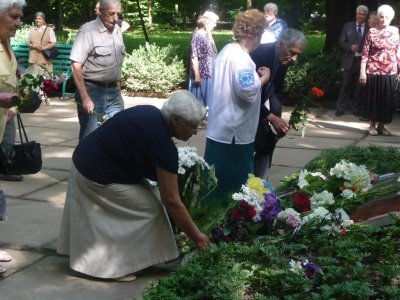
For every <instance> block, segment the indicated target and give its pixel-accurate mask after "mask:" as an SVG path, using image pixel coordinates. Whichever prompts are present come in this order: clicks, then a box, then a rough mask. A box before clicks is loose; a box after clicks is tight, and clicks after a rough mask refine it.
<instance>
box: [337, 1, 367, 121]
mask: <svg viewBox="0 0 400 300" xmlns="http://www.w3.org/2000/svg"><path fill="white" fill-rule="evenodd" d="M367 19H368V7H366V6H365V5H360V6H358V7H357V10H356V21H352V22H347V23H346V24H345V25H344V27H343V30H342V33H341V35H340V39H339V46H340V48H342V49H343V56H342V64H341V67H342V68H343V69H344V74H343V83H342V88H341V89H340V94H339V98H338V100H337V105H336V113H335V116H337V117H340V116H341V115H343V114H344V112H345V110H346V105H347V103H348V102H349V100H350V98H351V97H352V96H353V102H352V103H353V106H352V110H353V114H354V115H355V116H356V117H361V111H362V102H363V101H364V94H365V87H363V86H362V85H361V84H360V82H359V79H360V65H361V52H362V47H363V44H364V39H365V36H366V34H367V32H368V29H369V26H368V23H367V22H366V20H367Z"/></svg>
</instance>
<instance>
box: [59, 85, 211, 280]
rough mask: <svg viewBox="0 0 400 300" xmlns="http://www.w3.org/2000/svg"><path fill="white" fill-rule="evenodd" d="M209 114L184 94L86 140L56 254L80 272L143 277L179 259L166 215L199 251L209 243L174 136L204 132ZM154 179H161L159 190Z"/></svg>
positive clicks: (131, 113)
mask: <svg viewBox="0 0 400 300" xmlns="http://www.w3.org/2000/svg"><path fill="white" fill-rule="evenodd" d="M205 115H206V109H205V107H204V106H203V104H201V102H199V101H198V100H197V99H196V98H195V97H194V96H193V95H192V94H191V93H189V92H187V91H184V92H177V93H176V94H174V95H173V96H172V98H170V99H169V100H167V101H166V102H165V103H164V105H163V107H162V108H161V110H160V109H158V108H156V107H154V106H152V105H139V106H135V107H132V108H129V109H126V110H124V111H121V112H119V113H118V114H116V115H115V116H114V117H113V118H111V119H109V120H107V121H106V122H105V123H104V124H103V125H101V126H100V127H99V128H98V129H96V130H95V131H94V132H92V133H91V134H89V135H88V136H87V137H86V138H85V139H83V140H82V141H81V142H80V143H79V145H78V146H77V148H76V149H75V151H74V153H73V156H72V161H73V164H72V168H71V172H70V178H69V182H68V188H67V196H66V202H65V207H64V213H63V218H62V224H61V230H60V238H59V245H58V249H57V251H58V252H59V253H61V254H66V255H70V266H71V268H72V269H73V270H75V271H78V272H81V273H84V274H87V275H90V276H93V277H98V278H109V279H115V280H117V281H132V280H134V279H135V278H136V276H135V274H134V273H136V272H137V271H139V270H142V269H144V268H147V267H150V266H152V265H155V264H159V263H163V262H167V261H170V260H173V259H175V258H177V257H178V250H177V246H176V242H175V237H174V234H173V231H172V228H171V224H170V222H169V218H168V215H167V212H168V213H169V215H170V216H171V217H172V219H173V220H174V221H175V222H176V224H177V226H178V227H179V228H180V229H181V230H182V231H184V232H185V233H186V235H187V236H188V237H189V238H190V239H191V240H192V241H193V242H194V244H195V245H196V246H197V247H198V248H199V249H200V250H204V249H206V247H207V245H208V243H209V242H210V241H209V239H208V237H207V236H206V235H205V234H203V233H202V232H200V230H199V229H198V228H197V226H196V225H195V224H194V222H193V220H192V218H191V217H190V215H189V213H188V211H187V209H186V207H185V206H184V204H183V203H182V201H181V199H180V196H179V190H178V177H177V174H178V151H177V149H176V146H175V144H174V142H173V141H172V139H171V138H172V137H175V138H177V139H180V140H183V141H187V140H188V139H189V138H190V137H191V136H192V135H193V134H196V133H197V126H198V125H199V123H200V122H201V121H202V120H203V119H204V118H205ZM147 179H150V180H154V181H158V186H159V192H158V191H157V190H156V189H154V188H153V187H152V186H151V185H150V184H149V182H148V181H147Z"/></svg>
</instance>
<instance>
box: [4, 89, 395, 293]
mask: <svg viewBox="0 0 400 300" xmlns="http://www.w3.org/2000/svg"><path fill="white" fill-rule="evenodd" d="M125 101H126V107H131V106H134V105H138V104H148V103H150V104H153V105H156V106H158V107H161V105H162V103H163V102H164V100H162V99H154V98H153V99H148V98H130V97H125ZM289 112H290V108H285V109H284V117H286V118H288V117H289ZM334 113H335V110H333V109H326V108H315V109H312V111H311V113H310V114H309V120H310V122H309V124H308V126H307V132H306V136H305V138H301V134H300V133H299V132H296V131H293V130H292V131H290V133H289V134H288V137H289V138H284V139H282V140H281V141H279V142H278V144H277V149H276V150H275V153H274V158H273V166H272V169H271V175H270V183H271V184H272V185H273V186H275V187H276V186H278V184H279V180H280V179H281V178H283V176H285V175H290V174H292V173H293V172H296V171H299V170H300V169H301V168H302V167H303V166H304V165H305V164H306V163H307V162H308V161H309V160H310V159H312V158H314V157H315V156H316V155H318V154H319V153H321V151H322V150H324V149H326V148H329V147H342V146H347V145H361V146H367V145H370V144H373V145H384V146H394V147H400V143H399V142H400V115H399V114H395V115H394V120H393V123H392V124H390V125H388V126H387V128H388V130H389V131H391V132H392V136H390V137H384V136H375V137H373V136H369V135H368V123H367V122H361V121H359V120H358V118H356V117H354V116H353V115H352V114H350V113H348V114H345V115H343V116H341V117H335V115H334ZM22 118H23V121H24V125H25V127H26V130H27V134H28V137H29V138H30V140H36V141H38V142H40V143H41V144H42V153H43V169H42V170H41V172H40V173H38V174H35V175H27V176H24V181H22V182H6V181H1V182H0V186H1V187H2V188H3V189H4V191H5V193H6V196H7V207H8V216H9V220H8V221H6V222H0V249H3V250H5V251H7V252H8V253H9V254H10V255H11V256H12V257H13V260H12V262H10V263H1V264H2V265H3V267H5V268H7V270H8V271H7V273H6V275H5V276H4V277H0V299H18V300H19V299H30V300H35V299H40V300H44V299H69V300H73V299H88V300H91V299H96V300H101V299H132V297H137V298H140V295H141V293H142V291H143V290H144V287H145V286H146V285H148V284H150V283H151V282H152V281H154V280H157V279H158V278H160V277H163V276H166V275H167V274H168V273H167V272H165V271H164V272H163V271H159V270H158V271H157V272H155V270H148V271H146V272H144V273H143V274H140V275H138V278H137V280H136V281H133V282H130V283H117V282H110V281H103V280H92V279H90V278H88V277H85V276H82V275H81V274H79V273H77V272H74V271H72V270H70V269H69V267H68V263H69V261H68V258H67V257H65V256H60V255H58V254H57V253H56V252H55V249H56V245H57V238H58V232H59V226H60V222H61V215H62V209H63V205H64V200H65V192H66V186H67V180H68V175H69V168H70V164H71V155H72V152H73V150H74V148H75V146H76V144H77V142H78V128H79V125H78V119H77V115H76V105H75V104H74V103H73V102H72V100H66V101H61V100H59V99H58V98H52V99H51V105H50V106H42V107H41V108H40V109H39V110H38V111H37V112H35V113H34V114H23V116H22ZM186 145H190V146H193V147H196V148H197V149H198V152H199V154H200V155H203V153H204V145H205V130H204V129H202V130H200V131H199V132H198V134H197V135H196V136H194V137H193V138H191V139H190V140H189V141H188V142H179V143H178V146H186ZM100 263H104V264H107V262H106V261H105V262H100Z"/></svg>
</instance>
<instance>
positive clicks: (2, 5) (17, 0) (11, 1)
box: [0, 0, 26, 15]
mask: <svg viewBox="0 0 400 300" xmlns="http://www.w3.org/2000/svg"><path fill="white" fill-rule="evenodd" d="M14 5H16V6H19V7H21V8H23V7H24V6H25V5H26V3H25V0H1V1H0V15H1V14H3V13H5V12H6V11H9V10H10V9H11V8H12V7H13V6H14Z"/></svg>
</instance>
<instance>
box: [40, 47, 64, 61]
mask: <svg viewBox="0 0 400 300" xmlns="http://www.w3.org/2000/svg"><path fill="white" fill-rule="evenodd" d="M42 53H43V56H44V57H46V58H47V59H54V58H56V57H57V56H58V55H59V54H60V52H59V51H58V49H57V47H54V48H51V49H46V50H42Z"/></svg>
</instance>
